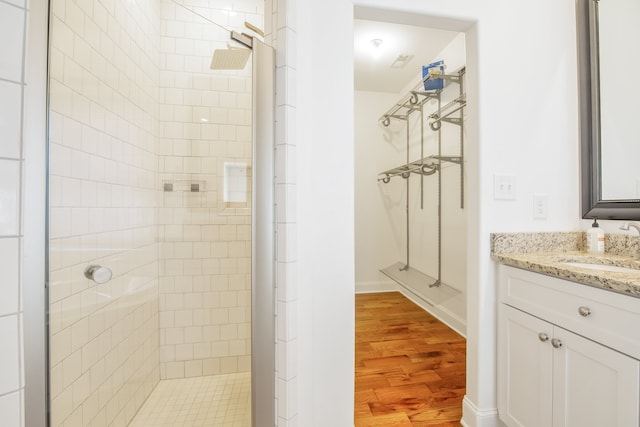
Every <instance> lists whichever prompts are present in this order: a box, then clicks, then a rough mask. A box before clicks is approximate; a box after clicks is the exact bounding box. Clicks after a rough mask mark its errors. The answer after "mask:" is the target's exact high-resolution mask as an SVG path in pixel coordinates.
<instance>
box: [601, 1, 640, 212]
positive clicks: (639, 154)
mask: <svg viewBox="0 0 640 427" xmlns="http://www.w3.org/2000/svg"><path fill="white" fill-rule="evenodd" d="M597 7H598V15H597V16H598V41H599V49H598V54H599V59H600V61H599V65H600V79H599V83H600V141H601V147H600V148H601V165H600V166H601V195H600V196H601V197H600V199H601V200H629V199H638V198H640V168H639V167H638V161H639V160H640V143H639V142H640V141H639V140H640V129H639V128H638V123H637V120H638V117H637V113H636V112H637V105H638V99H640V85H638V84H636V83H634V79H633V75H634V73H635V71H636V70H640V51H639V50H638V49H637V44H636V43H637V41H638V40H640V2H639V1H637V0H607V1H602V2H597Z"/></svg>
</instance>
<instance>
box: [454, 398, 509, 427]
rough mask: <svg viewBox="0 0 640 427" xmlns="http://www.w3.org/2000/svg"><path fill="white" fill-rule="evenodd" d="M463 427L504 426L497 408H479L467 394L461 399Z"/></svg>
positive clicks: (461, 422)
mask: <svg viewBox="0 0 640 427" xmlns="http://www.w3.org/2000/svg"><path fill="white" fill-rule="evenodd" d="M460 424H462V425H463V426H464V427H505V426H504V424H503V422H502V421H500V418H498V409H497V408H491V409H479V408H478V407H477V406H476V405H474V404H473V402H471V401H470V400H469V399H468V398H467V396H465V397H464V399H463V400H462V420H461V421H460Z"/></svg>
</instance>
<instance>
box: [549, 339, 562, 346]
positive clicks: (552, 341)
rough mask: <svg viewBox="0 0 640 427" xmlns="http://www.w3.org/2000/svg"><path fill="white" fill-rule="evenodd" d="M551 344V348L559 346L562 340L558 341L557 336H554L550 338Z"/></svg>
mask: <svg viewBox="0 0 640 427" xmlns="http://www.w3.org/2000/svg"><path fill="white" fill-rule="evenodd" d="M551 345H552V346H553V348H560V347H562V341H560V340H559V339H558V338H554V339H552V340H551Z"/></svg>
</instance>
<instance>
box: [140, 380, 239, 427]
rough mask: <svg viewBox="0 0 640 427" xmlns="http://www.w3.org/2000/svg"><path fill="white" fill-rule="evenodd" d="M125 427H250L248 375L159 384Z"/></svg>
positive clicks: (162, 382)
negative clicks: (127, 426)
mask: <svg viewBox="0 0 640 427" xmlns="http://www.w3.org/2000/svg"><path fill="white" fill-rule="evenodd" d="M129 426H130V427H152V426H172V427H174V426H175V427H177V426H184V427H187V426H215V427H250V426H251V374H250V373H240V374H227V375H213V376H209V377H197V378H184V379H176V380H163V381H160V383H158V385H157V386H156V388H155V390H153V392H152V393H151V396H149V398H148V399H147V401H146V402H145V403H144V405H143V406H142V408H141V409H140V411H139V412H138V414H137V415H136V416H135V418H134V419H133V420H132V421H131V423H130V424H129Z"/></svg>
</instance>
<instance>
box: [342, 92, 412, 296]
mask: <svg viewBox="0 0 640 427" xmlns="http://www.w3.org/2000/svg"><path fill="white" fill-rule="evenodd" d="M398 97H399V95H397V94H389V93H382V92H364V91H356V92H355V97H354V101H355V105H354V128H355V135H354V144H355V154H354V155H355V170H354V175H355V176H354V179H355V189H356V192H355V245H356V250H355V269H356V270H355V271H356V289H357V290H359V291H365V290H376V289H385V288H388V287H389V282H390V279H389V278H387V277H386V276H384V275H383V274H382V273H380V271H379V270H380V269H381V268H384V267H387V266H389V265H391V264H393V263H395V262H398V261H400V260H403V259H404V256H405V255H404V254H405V251H406V232H405V219H404V214H403V215H401V216H400V215H393V214H392V213H393V212H394V211H398V210H401V211H402V212H403V213H404V211H405V200H406V199H405V196H404V194H405V190H404V180H402V178H396V179H394V180H392V181H390V182H389V183H388V184H383V183H382V182H378V181H377V179H378V174H379V173H380V172H381V171H383V170H385V169H389V168H390V167H393V166H396V165H400V164H403V163H404V162H405V160H406V154H405V153H406V143H405V142H404V141H405V131H404V127H397V126H393V127H389V128H384V127H382V126H381V125H379V123H378V118H379V117H380V115H381V114H382V113H384V112H385V111H386V110H387V109H388V108H389V106H391V105H393V104H394V103H395V102H397V101H398Z"/></svg>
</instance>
